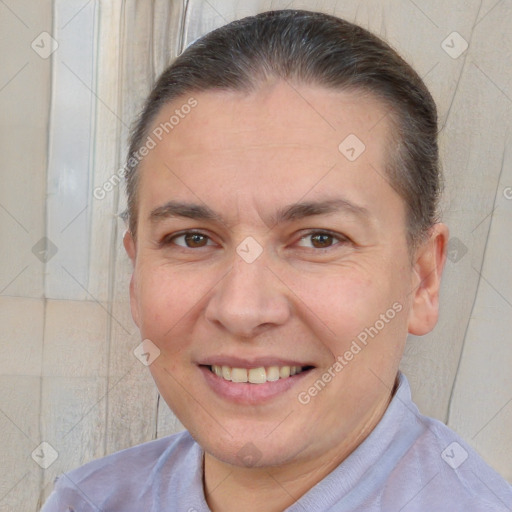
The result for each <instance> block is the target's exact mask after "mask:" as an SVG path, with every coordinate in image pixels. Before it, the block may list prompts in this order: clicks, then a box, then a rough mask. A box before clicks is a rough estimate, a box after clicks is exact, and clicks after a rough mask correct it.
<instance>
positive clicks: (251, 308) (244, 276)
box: [205, 256, 290, 338]
mask: <svg viewBox="0 0 512 512" xmlns="http://www.w3.org/2000/svg"><path fill="white" fill-rule="evenodd" d="M205 314H206V319H207V320H208V321H210V322H212V323H214V324H216V325H217V326H218V327H220V328H222V329H223V330H225V331H227V332H229V333H230V334H231V335H233V336H236V337H240V338H251V337H255V336H257V335H258V334H261V333H262V332H264V331H266V330H268V329H270V328H272V327H276V326H279V325H283V324H285V323H286V322H287V320H288V319H289V317H290V303H289V300H288V298H287V294H286V287H285V285H284V284H283V283H282V281H280V280H279V279H278V277H277V276H276V274H275V272H273V271H271V270H270V268H269V267H268V266H267V265H266V263H265V261H264V260H263V258H259V259H258V260H256V261H254V262H252V263H247V262H245V261H244V260H243V259H242V258H240V257H238V256H235V261H234V264H233V267H232V268H231V270H230V271H229V272H228V273H227V274H226V275H225V277H224V278H223V279H222V280H221V281H220V283H219V284H218V285H217V286H216V287H215V289H214V293H213V295H212V297H211V299H210V301H209V303H208V305H207V307H206V313H205Z"/></svg>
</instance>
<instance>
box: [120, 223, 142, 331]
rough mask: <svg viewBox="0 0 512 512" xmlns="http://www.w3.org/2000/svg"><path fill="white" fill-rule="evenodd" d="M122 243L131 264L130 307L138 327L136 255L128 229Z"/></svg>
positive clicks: (133, 242) (135, 248)
mask: <svg viewBox="0 0 512 512" xmlns="http://www.w3.org/2000/svg"><path fill="white" fill-rule="evenodd" d="M123 245H124V248H125V250H126V253H127V254H128V257H129V258H130V260H131V262H132V265H133V272H132V278H131V279H130V307H131V311H132V318H133V321H134V322H135V323H136V325H137V327H140V322H139V318H140V317H139V304H138V300H137V293H136V285H135V258H136V255H137V247H136V245H135V240H134V238H133V235H132V234H131V232H130V231H129V230H128V231H126V232H125V234H124V236H123Z"/></svg>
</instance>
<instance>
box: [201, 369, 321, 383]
mask: <svg viewBox="0 0 512 512" xmlns="http://www.w3.org/2000/svg"><path fill="white" fill-rule="evenodd" d="M207 368H208V369H209V370H210V371H211V372H212V373H214V374H215V375H217V377H220V378H221V379H224V380H227V381H230V382H235V383H250V384H265V383H266V382H275V381H278V380H280V379H288V378H290V377H293V376H294V375H298V374H299V373H303V372H306V371H308V370H311V369H312V368H313V366H267V367H264V366H261V367H259V368H236V367H231V366H224V365H223V366H218V365H211V366H207Z"/></svg>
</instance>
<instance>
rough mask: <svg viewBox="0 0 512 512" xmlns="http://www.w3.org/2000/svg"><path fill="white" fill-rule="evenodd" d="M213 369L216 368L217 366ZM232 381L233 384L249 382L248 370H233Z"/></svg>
mask: <svg viewBox="0 0 512 512" xmlns="http://www.w3.org/2000/svg"><path fill="white" fill-rule="evenodd" d="M213 368H215V365H214V366H213ZM217 368H218V366H217ZM213 371H214V372H215V370H213ZM215 373H217V372H215ZM217 375H218V373H217ZM231 380H232V381H233V382H247V370H246V369H245V368H231Z"/></svg>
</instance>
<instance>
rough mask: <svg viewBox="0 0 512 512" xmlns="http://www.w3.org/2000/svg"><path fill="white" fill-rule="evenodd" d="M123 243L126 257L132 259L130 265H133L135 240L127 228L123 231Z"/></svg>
mask: <svg viewBox="0 0 512 512" xmlns="http://www.w3.org/2000/svg"><path fill="white" fill-rule="evenodd" d="M123 245H124V249H125V251H126V254H128V257H129V258H130V260H131V261H132V265H133V266H135V254H136V247H135V240H134V239H133V235H132V234H131V232H130V230H129V229H128V230H126V231H125V233H124V236H123Z"/></svg>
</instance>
